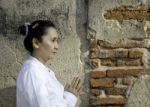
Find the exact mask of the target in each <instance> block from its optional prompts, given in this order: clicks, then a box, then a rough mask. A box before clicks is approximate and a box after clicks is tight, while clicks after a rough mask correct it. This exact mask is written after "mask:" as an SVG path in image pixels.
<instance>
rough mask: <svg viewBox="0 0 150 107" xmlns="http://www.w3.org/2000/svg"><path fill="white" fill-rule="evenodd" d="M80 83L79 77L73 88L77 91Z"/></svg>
mask: <svg viewBox="0 0 150 107" xmlns="http://www.w3.org/2000/svg"><path fill="white" fill-rule="evenodd" d="M79 83H80V78H79V77H77V79H76V81H75V84H74V86H73V87H74V88H75V89H76V88H77V86H78V84H79Z"/></svg>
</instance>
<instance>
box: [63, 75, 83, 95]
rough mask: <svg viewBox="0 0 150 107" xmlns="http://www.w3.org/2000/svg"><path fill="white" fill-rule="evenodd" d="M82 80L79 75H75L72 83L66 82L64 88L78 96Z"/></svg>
mask: <svg viewBox="0 0 150 107" xmlns="http://www.w3.org/2000/svg"><path fill="white" fill-rule="evenodd" d="M81 89H82V82H81V79H80V78H79V77H74V78H73V80H72V82H71V84H66V85H65V88H64V90H65V91H68V92H71V93H73V94H74V95H75V96H76V97H78V95H79V94H80V92H81Z"/></svg>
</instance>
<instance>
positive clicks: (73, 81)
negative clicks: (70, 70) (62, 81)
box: [71, 77, 77, 87]
mask: <svg viewBox="0 0 150 107" xmlns="http://www.w3.org/2000/svg"><path fill="white" fill-rule="evenodd" d="M76 79H77V77H74V79H73V80H72V83H71V86H72V87H74V84H75V82H76Z"/></svg>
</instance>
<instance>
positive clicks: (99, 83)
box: [90, 79, 114, 88]
mask: <svg viewBox="0 0 150 107" xmlns="http://www.w3.org/2000/svg"><path fill="white" fill-rule="evenodd" d="M90 84H91V86H92V87H99V88H105V87H113V85H114V80H113V79H91V80H90Z"/></svg>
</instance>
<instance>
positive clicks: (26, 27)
mask: <svg viewBox="0 0 150 107" xmlns="http://www.w3.org/2000/svg"><path fill="white" fill-rule="evenodd" d="M30 25H31V24H30V23H29V22H25V23H24V25H22V26H19V28H18V31H19V32H20V34H22V35H24V36H27V35H28V33H29V30H30Z"/></svg>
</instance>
